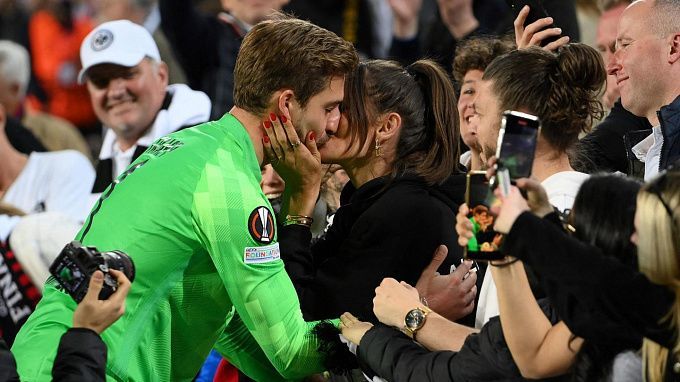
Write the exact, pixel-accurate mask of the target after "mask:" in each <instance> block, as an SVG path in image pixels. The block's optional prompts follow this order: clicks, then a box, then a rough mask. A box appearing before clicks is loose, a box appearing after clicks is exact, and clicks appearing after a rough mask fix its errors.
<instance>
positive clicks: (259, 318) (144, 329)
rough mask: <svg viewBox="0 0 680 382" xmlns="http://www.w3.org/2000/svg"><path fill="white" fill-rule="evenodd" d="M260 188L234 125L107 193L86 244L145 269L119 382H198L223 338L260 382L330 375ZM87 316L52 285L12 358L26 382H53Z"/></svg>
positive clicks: (166, 150)
mask: <svg viewBox="0 0 680 382" xmlns="http://www.w3.org/2000/svg"><path fill="white" fill-rule="evenodd" d="M260 178H261V175H260V167H259V163H258V160H257V158H256V155H255V150H254V148H253V145H252V142H251V141H250V139H249V137H248V134H247V132H246V130H245V128H244V127H243V126H242V125H241V124H240V122H239V121H238V120H237V119H236V118H234V117H233V116H232V115H230V114H226V115H225V116H224V117H223V118H222V119H221V120H219V121H216V122H208V123H204V124H202V125H199V126H196V127H193V128H190V129H185V130H182V131H180V132H177V133H174V134H171V135H169V136H166V137H164V138H161V139H159V140H157V141H156V142H155V143H154V144H153V145H152V146H151V147H150V148H149V149H148V150H147V151H146V152H145V153H144V154H142V155H141V156H140V157H139V158H138V159H137V160H136V161H135V162H134V163H132V164H131V165H130V167H129V168H128V169H127V171H126V172H124V173H123V174H121V176H119V177H118V179H117V180H116V181H115V182H114V183H113V184H112V185H111V186H109V188H108V189H107V190H106V191H104V193H103V194H102V197H101V198H100V200H99V201H98V202H97V203H96V204H95V206H94V207H93V210H92V212H91V213H90V216H89V217H88V218H87V220H86V221H85V223H84V226H83V228H82V229H81V231H80V232H79V233H78V235H77V237H76V239H77V240H80V241H81V242H82V243H83V244H84V245H89V246H96V247H97V249H98V250H99V251H109V250H122V251H124V252H125V253H127V254H128V255H129V256H130V257H131V258H132V259H133V261H134V264H135V267H136V278H135V280H134V282H133V283H132V288H131V290H130V294H129V295H128V297H127V300H126V313H125V315H123V317H122V318H120V319H119V320H118V321H117V322H116V323H115V324H113V325H112V326H111V327H109V328H108V329H107V330H105V331H104V333H102V338H103V339H104V341H105V342H106V344H107V347H108V362H107V378H108V379H109V380H121V381H182V380H186V381H189V380H192V379H193V378H194V377H195V375H196V373H197V371H198V370H199V369H200V367H201V365H202V363H203V361H204V360H205V358H206V356H207V354H208V353H209V351H210V349H211V348H213V346H215V344H216V342H217V340H218V338H219V339H220V341H219V343H218V345H217V349H218V350H219V351H220V352H221V353H222V354H223V355H224V356H226V357H227V358H228V359H229V360H230V361H232V363H234V364H236V365H237V366H239V367H240V368H242V369H243V370H244V371H245V372H246V373H247V374H250V375H251V376H252V377H254V378H256V379H258V380H267V381H269V380H277V379H279V380H280V379H283V377H282V376H281V375H279V374H277V373H276V372H275V371H274V370H273V369H272V368H271V365H273V366H274V367H275V368H276V369H277V370H278V371H279V372H280V373H281V374H283V375H284V376H285V377H286V378H291V379H294V378H300V377H302V376H305V375H309V374H313V373H315V372H319V371H321V370H322V366H321V361H322V356H321V355H320V354H319V353H318V352H317V348H318V343H317V342H318V340H317V339H316V337H315V336H314V335H313V334H311V329H312V327H313V325H314V323H306V322H305V321H304V320H303V318H302V313H301V311H300V306H299V302H298V300H297V295H296V293H295V289H294V288H293V285H292V283H291V281H290V279H289V278H288V276H287V274H286V272H285V270H284V267H283V262H282V261H281V259H280V257H279V246H278V243H277V242H276V222H275V217H274V215H273V213H272V209H271V206H270V204H269V201H268V200H267V198H266V197H265V196H264V194H263V193H262V191H261V189H260V185H259V183H260ZM75 308H76V304H75V302H74V301H73V299H72V298H71V297H70V296H69V295H68V294H66V293H65V292H63V291H62V290H60V289H59V288H57V285H56V283H55V281H54V280H53V279H52V278H50V279H49V280H48V282H47V283H46V285H45V291H44V294H43V298H42V300H41V301H40V303H39V305H38V307H37V309H36V311H35V312H34V313H33V314H32V315H31V317H30V318H29V320H28V322H26V324H25V325H24V326H23V328H22V329H21V331H20V332H19V334H18V335H17V338H16V341H15V343H14V346H13V347H12V351H13V353H14V355H15V356H16V359H17V364H18V370H19V375H20V376H21V378H22V380H25V381H37V380H50V379H51V369H52V362H53V360H54V358H55V353H56V350H57V345H58V343H59V339H60V337H61V335H62V334H63V333H64V332H65V331H66V330H67V329H68V328H69V327H70V326H71V324H72V316H73V311H74V310H75ZM220 337H221V338H220ZM265 356H266V358H265Z"/></svg>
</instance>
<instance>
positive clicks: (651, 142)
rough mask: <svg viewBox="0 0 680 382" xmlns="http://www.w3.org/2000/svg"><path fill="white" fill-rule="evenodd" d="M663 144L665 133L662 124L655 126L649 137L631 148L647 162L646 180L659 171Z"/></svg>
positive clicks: (639, 157)
mask: <svg viewBox="0 0 680 382" xmlns="http://www.w3.org/2000/svg"><path fill="white" fill-rule="evenodd" d="M662 146H663V134H662V133H661V126H654V127H653V128H652V133H651V134H649V136H647V138H645V139H643V140H641V141H640V142H638V144H637V145H635V146H633V147H632V148H631V150H632V151H633V154H635V156H636V157H637V158H638V159H639V160H640V161H641V162H643V163H644V164H645V181H648V180H650V179H652V178H653V177H654V176H655V175H656V174H658V173H659V161H660V159H661V147H662Z"/></svg>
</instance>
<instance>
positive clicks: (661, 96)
mask: <svg viewBox="0 0 680 382" xmlns="http://www.w3.org/2000/svg"><path fill="white" fill-rule="evenodd" d="M616 48H617V49H616V52H615V53H614V54H613V55H611V56H610V60H609V62H608V63H607V64H608V67H607V70H608V72H609V74H610V75H614V76H615V77H616V82H617V84H618V87H619V91H620V93H621V103H622V104H623V107H624V108H626V109H627V110H628V111H630V112H631V113H633V114H635V115H637V116H639V117H646V118H647V119H648V120H649V122H650V123H651V124H652V126H654V127H653V128H652V133H651V134H649V135H648V136H647V137H646V138H644V139H643V140H642V141H640V142H639V143H638V144H636V145H635V146H633V147H632V148H631V151H632V153H633V154H634V155H635V156H636V157H637V158H638V159H639V160H640V161H642V162H644V164H645V170H644V179H645V180H649V179H651V178H653V177H654V175H656V174H657V173H658V172H659V171H660V170H663V169H664V168H666V167H668V166H669V165H670V164H671V163H673V162H675V161H676V160H678V159H679V158H680V113H679V111H680V90H679V89H680V59H679V58H680V57H679V56H678V53H677V52H678V50H680V3H678V2H676V1H669V0H656V1H653V0H646V1H637V2H634V3H633V4H631V5H630V6H628V8H626V9H625V11H624V12H623V14H622V16H621V19H620V21H619V27H618V32H617V39H616Z"/></svg>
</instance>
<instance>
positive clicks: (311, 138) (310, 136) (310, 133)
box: [309, 131, 316, 141]
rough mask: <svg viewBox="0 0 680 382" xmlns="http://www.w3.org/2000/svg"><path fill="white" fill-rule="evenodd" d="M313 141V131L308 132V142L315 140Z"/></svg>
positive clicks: (314, 134) (314, 136)
mask: <svg viewBox="0 0 680 382" xmlns="http://www.w3.org/2000/svg"><path fill="white" fill-rule="evenodd" d="M315 139H316V133H315V132H313V131H310V132H309V140H310V141H313V140H315Z"/></svg>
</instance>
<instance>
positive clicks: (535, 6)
mask: <svg viewBox="0 0 680 382" xmlns="http://www.w3.org/2000/svg"><path fill="white" fill-rule="evenodd" d="M506 3H507V4H508V6H509V7H510V9H512V13H513V14H514V15H515V19H517V17H518V16H519V13H520V11H521V10H522V9H523V8H524V6H526V5H528V6H529V14H528V15H527V18H526V20H525V21H524V27H526V26H528V25H530V24H533V23H534V22H536V21H538V20H540V19H543V18H546V17H550V15H549V14H548V11H547V10H546V9H545V6H544V5H543V1H542V0H506ZM551 27H555V25H553V26H551ZM516 37H518V36H516ZM560 37H561V36H559V35H558V36H550V37H546V38H544V39H543V40H541V42H540V45H541V46H546V45H548V44H550V43H551V42H554V41H557V40H558V39H559V38H560Z"/></svg>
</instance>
